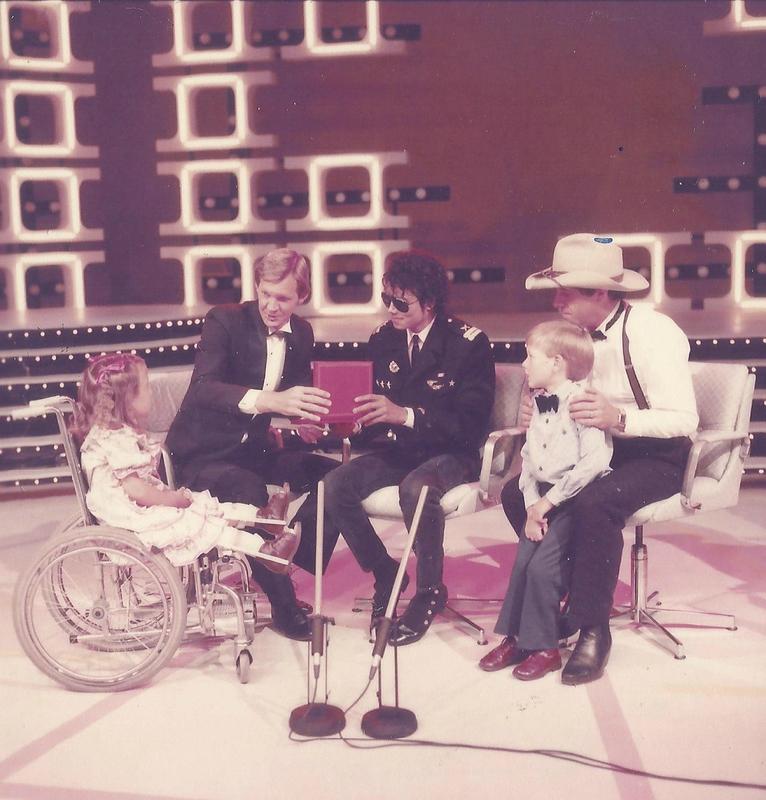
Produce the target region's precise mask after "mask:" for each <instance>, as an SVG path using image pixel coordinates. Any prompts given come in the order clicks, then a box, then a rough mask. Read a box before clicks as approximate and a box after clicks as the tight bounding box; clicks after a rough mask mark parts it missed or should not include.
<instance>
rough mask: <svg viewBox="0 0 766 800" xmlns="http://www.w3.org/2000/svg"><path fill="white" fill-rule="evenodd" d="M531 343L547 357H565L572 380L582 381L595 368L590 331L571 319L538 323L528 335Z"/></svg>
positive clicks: (528, 343)
mask: <svg viewBox="0 0 766 800" xmlns="http://www.w3.org/2000/svg"><path fill="white" fill-rule="evenodd" d="M527 346H529V347H538V348H540V350H542V351H543V352H544V353H545V355H547V356H561V357H562V358H563V359H564V364H565V366H566V375H567V378H569V380H572V381H581V380H582V379H583V378H587V377H588V375H589V374H590V371H591V370H592V369H593V342H592V341H591V338H590V333H588V331H586V330H585V328H581V327H580V326H579V325H574V324H573V323H571V322H566V321H565V320H560V319H556V320H550V321H548V322H541V323H540V324H539V325H535V327H534V328H532V330H531V331H530V332H529V333H528V334H527Z"/></svg>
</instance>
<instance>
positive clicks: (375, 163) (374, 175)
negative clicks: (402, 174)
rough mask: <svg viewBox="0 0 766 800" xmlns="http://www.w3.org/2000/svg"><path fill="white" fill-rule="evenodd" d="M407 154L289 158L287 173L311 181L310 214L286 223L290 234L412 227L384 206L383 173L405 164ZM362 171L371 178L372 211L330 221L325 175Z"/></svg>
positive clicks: (286, 166)
mask: <svg viewBox="0 0 766 800" xmlns="http://www.w3.org/2000/svg"><path fill="white" fill-rule="evenodd" d="M406 163H407V154H406V153H340V154H338V155H327V156H290V157H287V158H285V168H286V169H303V170H304V171H305V172H306V173H308V178H309V211H308V214H307V215H306V216H305V217H302V218H301V219H290V220H287V221H286V223H285V224H286V226H287V230H288V231H303V230H322V231H340V230H369V229H370V228H402V227H406V226H407V225H409V218H408V217H406V216H394V215H392V214H388V213H387V212H386V211H385V209H384V207H383V202H384V198H385V188H384V185H383V171H384V170H385V168H386V167H389V166H391V165H392V164H406ZM348 167H362V168H363V169H366V170H367V173H368V175H369V176H370V210H369V211H368V212H367V214H365V215H364V216H350V217H331V216H329V215H328V213H327V203H326V202H325V195H326V191H327V188H326V175H327V172H328V171H329V170H331V169H339V168H348Z"/></svg>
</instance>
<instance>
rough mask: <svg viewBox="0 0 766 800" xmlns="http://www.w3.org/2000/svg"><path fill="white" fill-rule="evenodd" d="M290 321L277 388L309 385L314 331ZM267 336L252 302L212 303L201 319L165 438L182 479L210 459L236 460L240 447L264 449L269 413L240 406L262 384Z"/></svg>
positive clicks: (299, 321)
mask: <svg viewBox="0 0 766 800" xmlns="http://www.w3.org/2000/svg"><path fill="white" fill-rule="evenodd" d="M290 325H291V328H292V333H289V334H286V345H287V347H286V351H285V363H284V369H283V371H282V380H281V382H280V384H279V388H280V390H281V389H289V388H290V387H291V386H310V385H311V358H312V353H313V348H314V332H313V331H312V329H311V325H310V324H309V323H308V322H306V321H305V320H303V319H301V318H300V317H297V316H295V315H293V316H292V317H291V319H290ZM267 334H268V330H267V328H266V326H265V324H264V323H263V320H262V319H261V315H260V312H259V311H258V304H257V303H256V302H246V303H239V304H231V305H221V306H216V307H214V308H212V309H211V310H210V311H209V312H208V314H207V316H206V317H205V323H204V325H203V327H202V335H201V338H200V341H199V343H198V345H197V352H196V356H195V361H194V372H193V373H192V377H191V383H190V385H189V389H188V391H187V392H186V396H185V397H184V400H183V402H182V403H181V408H180V409H179V412H178V414H177V415H176V418H175V420H174V421H173V424H172V425H171V427H170V430H169V431H168V436H167V440H166V442H167V446H168V448H169V450H170V454H171V457H172V459H173V463H174V465H175V466H176V469H177V470H178V472H179V476H180V477H181V478H182V480H184V481H189V480H190V479H191V478H192V477H193V475H194V474H196V472H197V471H198V470H199V469H200V468H201V467H203V466H205V465H206V464H209V463H211V462H233V461H235V460H236V458H237V456H238V455H240V454H241V453H242V450H243V448H244V447H247V448H248V449H249V450H250V451H253V450H258V449H261V450H265V449H268V442H267V434H268V427H269V421H270V419H271V416H270V415H269V414H257V415H250V414H243V413H242V412H241V411H240V410H239V402H240V400H242V398H243V397H244V395H245V393H246V392H247V391H248V390H249V389H262V388H263V378H264V373H265V371H266V336H267Z"/></svg>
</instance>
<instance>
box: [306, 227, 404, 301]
mask: <svg viewBox="0 0 766 800" xmlns="http://www.w3.org/2000/svg"><path fill="white" fill-rule="evenodd" d="M409 246H410V243H409V242H408V241H403V240H396V241H384V242H322V243H320V244H306V245H296V248H297V249H298V250H299V251H301V252H305V253H306V255H307V256H308V258H309V260H310V261H311V299H310V301H309V303H308V305H307V309H308V310H310V311H313V312H314V313H316V314H319V315H323V316H325V315H331V314H343V315H354V316H358V315H360V314H374V313H377V312H380V311H383V310H384V309H383V301H382V300H381V299H380V290H381V289H382V288H383V270H384V267H385V262H386V258H387V257H388V256H389V255H390V254H391V253H396V252H399V251H400V250H407V249H408V248H409ZM309 248H310V249H309ZM344 253H354V254H358V255H364V256H367V257H368V258H369V259H370V261H371V262H372V284H371V285H372V297H371V299H370V301H369V302H367V303H334V302H333V301H332V300H330V298H329V295H328V292H327V280H326V275H327V270H326V269H325V262H326V261H327V259H328V258H329V257H330V256H334V255H340V254H344Z"/></svg>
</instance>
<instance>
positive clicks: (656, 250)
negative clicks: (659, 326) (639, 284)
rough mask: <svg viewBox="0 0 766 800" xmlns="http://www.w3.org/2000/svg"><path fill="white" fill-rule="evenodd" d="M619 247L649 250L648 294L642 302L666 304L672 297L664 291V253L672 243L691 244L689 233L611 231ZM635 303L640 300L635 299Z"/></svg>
mask: <svg viewBox="0 0 766 800" xmlns="http://www.w3.org/2000/svg"><path fill="white" fill-rule="evenodd" d="M609 235H610V236H612V237H613V238H614V241H615V243H616V244H618V245H619V246H620V247H643V248H644V249H646V250H648V251H649V263H650V268H649V296H648V298H647V300H644V301H643V302H645V303H646V302H649V303H651V304H652V305H667V304H668V302H669V301H672V300H673V299H674V298H669V297H668V295H667V294H666V292H665V254H666V253H667V251H668V250H669V249H670V248H671V247H673V246H674V245H679V244H691V240H692V235H691V233H613V234H609ZM636 302H637V303H640V302H642V301H641V300H637V301H636Z"/></svg>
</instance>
